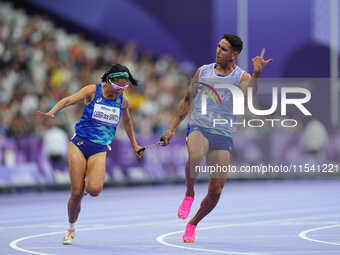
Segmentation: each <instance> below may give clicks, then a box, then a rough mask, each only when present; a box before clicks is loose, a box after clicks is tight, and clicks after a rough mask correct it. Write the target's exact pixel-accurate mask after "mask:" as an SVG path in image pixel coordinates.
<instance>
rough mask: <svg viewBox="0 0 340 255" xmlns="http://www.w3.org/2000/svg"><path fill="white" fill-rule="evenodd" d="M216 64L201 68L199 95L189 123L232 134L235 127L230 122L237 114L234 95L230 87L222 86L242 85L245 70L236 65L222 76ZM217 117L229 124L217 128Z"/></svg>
mask: <svg viewBox="0 0 340 255" xmlns="http://www.w3.org/2000/svg"><path fill="white" fill-rule="evenodd" d="M215 65H216V64H215V63H212V64H208V65H204V66H202V68H201V71H200V75H199V79H198V82H199V83H198V89H197V95H196V97H195V99H194V104H193V109H192V112H191V115H190V120H189V125H198V126H201V127H206V128H209V129H215V131H214V132H220V133H221V134H223V135H228V136H232V132H233V131H234V128H233V127H232V126H231V125H230V123H231V122H235V121H236V116H235V115H233V97H232V93H231V92H230V90H229V89H227V88H221V86H223V84H230V85H232V86H236V87H240V80H241V76H242V74H243V73H244V70H242V69H241V68H240V67H239V66H236V67H235V69H234V70H233V72H232V73H231V74H229V75H226V76H222V75H218V74H216V73H215ZM202 98H203V100H202ZM204 98H206V99H204ZM205 102H206V114H202V103H203V104H205ZM203 113H204V111H203ZM217 119H219V120H224V122H225V123H227V124H225V125H224V124H223V125H219V126H218V128H216V125H214V120H217ZM215 124H216V122H215Z"/></svg>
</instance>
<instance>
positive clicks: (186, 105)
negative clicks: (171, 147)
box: [161, 68, 201, 146]
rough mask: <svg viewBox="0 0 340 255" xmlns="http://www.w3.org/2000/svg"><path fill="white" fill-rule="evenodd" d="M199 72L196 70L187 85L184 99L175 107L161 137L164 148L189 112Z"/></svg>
mask: <svg viewBox="0 0 340 255" xmlns="http://www.w3.org/2000/svg"><path fill="white" fill-rule="evenodd" d="M200 72H201V68H198V69H197V71H196V73H195V75H194V77H193V79H192V81H191V82H190V84H189V87H188V88H187V91H186V93H185V95H184V97H183V98H182V99H181V101H180V103H179V105H178V107H177V111H176V116H175V118H174V119H173V120H172V122H171V123H170V125H169V127H168V130H167V131H166V132H165V133H164V135H163V136H162V137H161V139H162V140H163V143H162V144H161V145H164V146H165V145H168V144H169V143H170V140H171V138H172V137H173V135H174V133H175V131H176V128H177V127H178V125H179V124H180V123H181V121H182V120H183V119H184V118H185V116H187V114H188V112H189V111H190V108H191V104H192V100H193V99H194V98H195V96H196V94H197V81H198V78H199V75H200Z"/></svg>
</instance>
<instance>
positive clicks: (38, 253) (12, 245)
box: [9, 220, 180, 255]
mask: <svg viewBox="0 0 340 255" xmlns="http://www.w3.org/2000/svg"><path fill="white" fill-rule="evenodd" d="M169 222H170V223H172V222H173V223H180V222H179V221H178V220H170V221H155V222H149V223H135V224H122V225H114V226H104V227H102V226H101V227H91V228H83V229H77V230H76V232H85V231H94V230H107V229H115V228H124V227H141V226H143V227H144V226H152V225H162V224H169ZM64 233H65V231H57V232H49V233H43V234H38V235H30V236H25V237H22V238H19V239H16V240H14V241H12V242H11V243H10V244H9V246H10V247H11V248H12V249H14V250H17V251H21V252H25V253H30V254H36V255H52V254H51V253H42V252H36V251H30V250H27V249H23V248H21V247H19V246H18V243H19V242H21V241H24V240H28V239H32V238H38V237H45V236H53V235H61V234H64ZM60 243H61V241H60ZM60 245H61V244H60ZM42 248H44V247H42Z"/></svg>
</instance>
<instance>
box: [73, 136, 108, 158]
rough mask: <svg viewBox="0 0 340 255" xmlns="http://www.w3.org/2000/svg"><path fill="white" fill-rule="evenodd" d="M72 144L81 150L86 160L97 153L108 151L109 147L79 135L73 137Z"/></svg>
mask: <svg viewBox="0 0 340 255" xmlns="http://www.w3.org/2000/svg"><path fill="white" fill-rule="evenodd" d="M71 142H72V143H73V144H74V145H75V146H77V147H78V148H79V150H80V151H81V152H82V153H83V155H84V157H85V158H86V159H88V158H89V157H91V156H92V155H94V154H96V153H99V152H105V151H107V145H102V144H98V143H94V142H91V141H90V140H88V139H86V138H83V137H81V136H79V135H75V136H74V137H72V139H71Z"/></svg>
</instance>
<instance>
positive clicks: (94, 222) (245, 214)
mask: <svg viewBox="0 0 340 255" xmlns="http://www.w3.org/2000/svg"><path fill="white" fill-rule="evenodd" d="M331 209H334V210H337V209H338V208H328V209H327V210H326V209H321V210H320V209H319V210H317V211H318V212H319V211H326V212H329V210H331ZM306 210H307V211H308V210H312V209H308V208H307V209H304V210H301V209H291V210H285V211H284V213H297V212H301V213H305V212H306ZM337 211H338V210H337ZM275 214H282V212H281V211H277V212H273V211H268V212H262V213H258V212H255V211H250V212H239V213H238V214H237V215H227V216H226V215H218V214H216V215H214V216H213V218H211V219H210V222H213V221H219V220H221V219H225V218H228V220H230V219H242V218H249V217H257V216H259V217H260V216H266V215H275ZM172 216H173V217H177V216H176V215H175V213H173V214H161V215H147V216H128V217H127V218H129V220H133V219H135V220H149V219H155V218H156V217H157V218H161V217H172ZM100 217H102V216H100ZM108 217H109V219H105V218H101V219H94V220H90V219H85V220H82V221H81V224H77V227H101V225H103V224H107V223H113V224H115V223H116V222H117V219H116V218H117V216H112V215H110V216H108ZM124 217H125V216H124ZM118 218H119V217H118ZM98 223H99V224H98ZM337 223H338V222H334V223H333V222H332V223H329V224H337ZM287 224H290V223H287ZM308 224H309V223H308ZM325 224H327V223H325ZM89 225H91V226H89ZM93 225H96V226H93ZM306 225H307V223H306ZM36 227H48V228H59V227H62V228H66V227H67V223H64V224H63V223H60V222H55V223H52V224H51V223H45V224H41V223H39V224H30V225H14V226H0V231H5V230H11V229H26V228H36Z"/></svg>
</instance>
